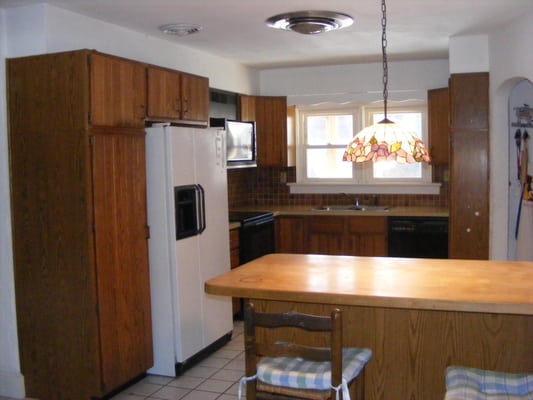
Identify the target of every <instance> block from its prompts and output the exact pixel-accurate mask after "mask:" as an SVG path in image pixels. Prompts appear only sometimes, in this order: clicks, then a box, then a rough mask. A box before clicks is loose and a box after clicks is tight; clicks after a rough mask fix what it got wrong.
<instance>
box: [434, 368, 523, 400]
mask: <svg viewBox="0 0 533 400" xmlns="http://www.w3.org/2000/svg"><path fill="white" fill-rule="evenodd" d="M444 399H445V400H518V399H520V400H533V374H509V373H504V372H497V371H487V370H482V369H475V368H466V367H459V366H450V367H448V368H446V395H445V397H444Z"/></svg>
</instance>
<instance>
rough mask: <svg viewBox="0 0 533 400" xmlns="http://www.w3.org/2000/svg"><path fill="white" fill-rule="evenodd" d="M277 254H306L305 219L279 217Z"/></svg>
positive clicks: (276, 224)
mask: <svg viewBox="0 0 533 400" xmlns="http://www.w3.org/2000/svg"><path fill="white" fill-rule="evenodd" d="M275 229H276V253H301V254H303V253H305V252H306V250H305V239H304V232H305V230H304V217H288V216H287V217H286V216H281V217H277V218H276V221H275Z"/></svg>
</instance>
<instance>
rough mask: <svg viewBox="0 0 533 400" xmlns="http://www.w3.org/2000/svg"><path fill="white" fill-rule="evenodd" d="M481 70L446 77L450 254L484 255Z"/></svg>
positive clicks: (485, 149) (485, 143)
mask: <svg viewBox="0 0 533 400" xmlns="http://www.w3.org/2000/svg"><path fill="white" fill-rule="evenodd" d="M488 90H489V77H488V74H487V73H474V74H454V75H452V76H451V78H450V99H451V118H452V119H451V146H450V151H451V157H450V161H451V164H450V201H449V203H450V220H449V223H450V227H449V238H450V240H449V246H450V248H449V250H450V251H449V253H450V258H467V259H487V258H488V257H489V131H488V108H489V103H488Z"/></svg>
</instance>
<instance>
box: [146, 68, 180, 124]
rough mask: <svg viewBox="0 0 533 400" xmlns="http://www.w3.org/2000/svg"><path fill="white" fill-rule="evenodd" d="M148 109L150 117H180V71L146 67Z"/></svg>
mask: <svg viewBox="0 0 533 400" xmlns="http://www.w3.org/2000/svg"><path fill="white" fill-rule="evenodd" d="M147 74H148V110H147V115H148V116H149V117H151V118H161V119H180V117H181V100H180V91H181V73H180V72H178V71H172V70H168V69H163V68H157V67H148V71H147Z"/></svg>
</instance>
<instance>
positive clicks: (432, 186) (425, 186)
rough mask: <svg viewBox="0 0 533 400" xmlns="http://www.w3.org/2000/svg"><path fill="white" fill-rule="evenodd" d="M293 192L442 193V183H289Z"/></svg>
mask: <svg viewBox="0 0 533 400" xmlns="http://www.w3.org/2000/svg"><path fill="white" fill-rule="evenodd" d="M287 185H288V186H289V188H290V192H291V194H325V193H355V194H433V195H438V194H440V187H441V184H440V183H389V184H379V185H354V184H341V183H330V184H325V183H320V184H317V183H314V184H306V183H287Z"/></svg>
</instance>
